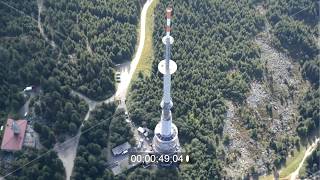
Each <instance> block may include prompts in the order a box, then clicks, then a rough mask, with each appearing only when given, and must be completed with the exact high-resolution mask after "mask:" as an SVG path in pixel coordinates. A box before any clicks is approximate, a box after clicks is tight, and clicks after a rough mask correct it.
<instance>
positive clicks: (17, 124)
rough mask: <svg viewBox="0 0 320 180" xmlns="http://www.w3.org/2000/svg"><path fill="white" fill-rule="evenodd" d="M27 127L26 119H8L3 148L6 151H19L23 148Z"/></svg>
mask: <svg viewBox="0 0 320 180" xmlns="http://www.w3.org/2000/svg"><path fill="white" fill-rule="evenodd" d="M26 128H27V121H26V120H17V121H15V120H13V119H8V120H7V123H6V126H5V130H4V134H3V139H2V143H1V150H4V151H19V150H21V148H22V145H23V141H24V136H25V132H26Z"/></svg>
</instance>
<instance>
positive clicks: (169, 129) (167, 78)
mask: <svg viewBox="0 0 320 180" xmlns="http://www.w3.org/2000/svg"><path fill="white" fill-rule="evenodd" d="M172 13H173V9H172V7H168V8H167V9H166V28H165V31H166V35H165V36H164V37H163V38H162V42H163V44H165V54H164V57H165V59H164V60H162V61H161V62H160V63H159V65H158V70H159V71H160V72H161V73H162V74H163V97H162V101H161V103H160V106H161V108H162V112H161V120H160V122H159V123H158V124H157V126H156V128H155V130H154V138H153V150H154V152H155V153H156V154H166V155H173V154H175V153H177V152H179V150H180V144H179V139H178V128H177V127H176V125H175V124H173V123H172V114H171V110H170V109H171V108H172V107H173V103H172V99H171V92H170V91H171V75H172V74H173V73H175V72H176V70H177V64H176V63H175V62H174V61H173V60H171V59H170V54H171V45H172V44H173V42H174V39H173V37H172V36H171V35H170V32H171V20H172Z"/></svg>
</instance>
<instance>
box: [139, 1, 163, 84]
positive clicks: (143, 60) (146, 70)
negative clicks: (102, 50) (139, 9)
mask: <svg viewBox="0 0 320 180" xmlns="http://www.w3.org/2000/svg"><path fill="white" fill-rule="evenodd" d="M158 2H159V0H153V2H152V4H151V5H150V6H149V8H148V11H147V18H146V36H145V42H144V47H143V50H142V55H141V57H140V60H139V63H138V65H137V68H136V71H135V73H134V75H133V81H135V80H136V79H137V77H138V73H139V72H141V73H142V74H143V75H144V76H148V77H149V76H150V74H151V68H152V62H153V59H154V56H153V44H152V37H153V36H152V34H153V27H154V23H153V21H154V10H155V7H156V6H157V4H158Z"/></svg>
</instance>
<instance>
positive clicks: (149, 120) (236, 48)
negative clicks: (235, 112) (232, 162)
mask: <svg viewBox="0 0 320 180" xmlns="http://www.w3.org/2000/svg"><path fill="white" fill-rule="evenodd" d="M168 4H170V2H169V1H165V2H163V3H160V4H159V6H158V7H157V9H156V13H155V14H156V15H155V29H154V36H153V42H154V49H157V50H158V51H155V59H156V60H155V61H154V62H153V72H152V75H151V77H150V78H147V77H142V76H141V75H140V78H139V79H138V80H137V81H136V82H135V83H134V84H133V85H132V93H131V94H130V97H129V99H130V101H129V110H130V112H131V115H132V119H133V121H134V122H136V123H137V124H142V122H145V124H146V125H147V127H149V128H150V129H152V128H153V127H155V125H156V124H157V122H158V121H159V118H160V112H161V110H160V106H159V103H160V98H161V91H162V84H161V82H162V81H161V78H162V77H161V74H160V73H158V72H157V65H158V63H159V61H160V60H162V58H163V54H164V49H165V48H164V46H163V44H162V43H161V38H162V36H164V29H163V28H162V27H163V24H165V19H164V18H163V15H162V14H163V12H164V9H165V7H166V6H167V5H168ZM173 8H174V19H173V25H172V36H173V37H174V38H175V42H174V44H173V46H172V59H173V60H174V61H176V63H177V64H178V70H177V72H176V73H175V74H174V75H173V76H172V97H173V103H174V106H173V120H174V123H175V124H176V125H177V127H179V138H180V143H182V145H183V147H184V148H185V149H186V151H187V152H188V153H190V154H192V156H193V157H194V158H192V161H191V163H189V164H187V165H183V166H182V167H181V171H180V172H179V176H180V177H181V179H193V178H200V179H220V178H221V177H222V175H223V172H222V169H221V164H220V161H221V160H223V155H222V154H223V152H222V151H221V149H219V148H218V147H219V146H220V144H221V143H223V142H222V140H223V137H222V130H223V120H224V116H225V112H226V105H225V103H224V102H225V99H231V100H233V101H235V102H237V103H238V104H242V103H243V100H244V99H245V95H246V93H247V92H248V90H249V82H250V81H252V80H259V79H260V78H261V75H262V67H261V65H260V62H259V50H258V48H256V47H255V46H254V44H253V42H252V41H251V38H252V37H253V36H254V35H256V34H257V33H258V32H259V31H260V30H261V29H262V28H263V27H264V25H263V24H264V22H263V18H262V17H261V16H260V15H259V14H257V13H256V12H255V11H254V9H253V8H252V7H250V5H249V2H247V1H244V2H240V1H239V2H236V1H222V0H220V1H175V2H174V7H173Z"/></svg>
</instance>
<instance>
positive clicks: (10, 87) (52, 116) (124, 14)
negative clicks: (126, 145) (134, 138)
mask: <svg viewBox="0 0 320 180" xmlns="http://www.w3.org/2000/svg"><path fill="white" fill-rule="evenodd" d="M139 13H140V3H139V1H126V0H122V1H116V0H109V1H86V0H83V1H76V0H73V1H63V0H61V1H51V0H45V1H41V0H39V1H36V0H26V1H18V0H5V1H3V2H1V3H0V26H1V28H0V39H1V41H0V62H1V63H0V69H1V71H0V84H1V86H0V99H1V101H0V123H1V124H3V123H5V121H6V119H7V117H12V118H16V119H18V118H22V116H23V115H21V113H20V109H21V107H22V106H23V104H24V103H25V102H26V101H27V100H28V99H30V100H31V102H30V110H31V112H29V114H30V115H29V116H30V117H31V118H32V122H33V126H34V129H35V131H36V132H38V133H39V134H40V141H41V143H42V145H44V147H45V149H46V148H52V147H53V145H54V144H55V142H57V141H60V142H62V141H64V140H65V138H66V137H67V136H73V135H75V134H76V133H77V132H78V129H79V127H80V125H81V123H82V120H83V118H84V116H85V114H86V112H87V110H88V106H87V105H86V104H85V102H84V101H82V100H80V99H79V98H78V97H75V96H73V95H71V94H70V91H71V90H76V91H78V92H81V93H83V94H84V95H86V96H88V97H89V98H92V99H95V100H102V99H106V98H108V97H110V96H111V95H112V94H113V93H114V92H115V84H114V78H113V75H114V67H115V65H116V64H118V63H121V62H124V61H128V60H130V59H131V56H132V54H133V52H134V49H135V44H136V37H137V35H136V32H137V23H138V16H139ZM31 85H33V86H34V87H36V88H37V92H36V95H35V96H30V95H27V96H24V93H23V89H24V88H25V87H27V86H31ZM119 129H120V128H119ZM118 133H122V131H121V130H119V132H118ZM114 136H117V135H116V134H115V135H114ZM0 137H2V135H0ZM115 139H117V138H115ZM117 140H118V139H117ZM114 141H115V143H117V141H116V140H114ZM120 141H123V140H121V139H119V142H120ZM33 157H35V156H33ZM50 157H51V158H52V160H54V159H57V158H56V157H53V156H49V158H50ZM16 158H17V159H19V158H18V157H16ZM28 158H29V157H28ZM30 158H31V157H30ZM24 159H26V158H24V157H22V160H21V162H24V161H25V160H24ZM57 161H59V162H60V160H57ZM60 163H61V162H60ZM35 165H36V166H39V163H35ZM46 168H47V167H46ZM30 170H32V169H30ZM28 171H29V170H28V168H26V172H28ZM43 172H44V173H45V172H46V171H45V170H44V171H43ZM57 172H58V171H57ZM20 175H23V174H20ZM47 175H48V174H46V177H47ZM58 175H59V174H58ZM50 176H51V175H50ZM52 176H53V175H52ZM63 176H64V174H63Z"/></svg>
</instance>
